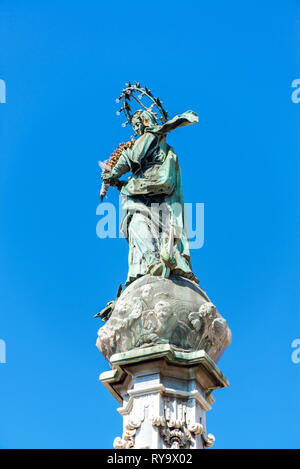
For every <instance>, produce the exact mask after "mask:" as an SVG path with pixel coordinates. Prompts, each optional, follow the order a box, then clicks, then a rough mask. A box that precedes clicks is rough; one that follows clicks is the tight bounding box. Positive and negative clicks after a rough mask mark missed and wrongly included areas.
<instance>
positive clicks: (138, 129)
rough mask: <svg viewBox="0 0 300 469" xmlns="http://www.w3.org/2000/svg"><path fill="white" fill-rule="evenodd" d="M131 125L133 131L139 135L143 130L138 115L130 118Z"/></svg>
mask: <svg viewBox="0 0 300 469" xmlns="http://www.w3.org/2000/svg"><path fill="white" fill-rule="evenodd" d="M132 127H133V130H134V131H135V133H136V134H137V135H138V136H139V137H140V136H141V135H143V133H144V131H145V126H144V123H143V121H142V119H141V118H140V117H134V118H133V119H132Z"/></svg>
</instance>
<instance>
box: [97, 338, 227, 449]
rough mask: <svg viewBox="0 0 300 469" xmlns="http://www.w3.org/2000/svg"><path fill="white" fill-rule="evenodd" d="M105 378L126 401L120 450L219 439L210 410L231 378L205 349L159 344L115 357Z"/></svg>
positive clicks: (206, 443) (200, 444)
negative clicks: (215, 396) (210, 427)
mask: <svg viewBox="0 0 300 469" xmlns="http://www.w3.org/2000/svg"><path fill="white" fill-rule="evenodd" d="M110 362H111V365H112V370H111V371H107V372H104V373H102V374H101V376H100V380H101V382H102V383H103V384H104V385H105V386H106V387H107V389H108V390H109V391H110V392H111V393H112V394H113V395H114V397H115V398H116V399H117V401H118V402H119V403H120V404H121V407H120V408H119V409H118V411H119V412H120V414H121V415H122V416H123V435H122V437H117V438H115V440H114V447H115V448H116V449H125V448H128V449H129V448H135V449H146V448H150V449H202V448H206V447H210V446H212V445H213V443H214V437H213V435H212V434H208V433H207V429H206V416H205V414H206V411H207V410H209V409H210V408H211V404H212V403H213V401H214V400H213V398H212V396H211V392H212V391H213V390H214V389H217V388H222V387H225V386H227V385H228V381H227V379H226V378H225V376H224V375H223V374H222V373H221V371H220V370H219V368H218V367H217V366H216V364H215V363H214V362H213V360H211V358H210V357H209V356H208V355H207V354H206V352H205V351H204V350H200V351H196V352H182V351H178V350H175V349H174V347H172V346H171V345H169V344H166V345H154V346H150V347H145V348H142V349H135V350H132V351H129V352H124V353H118V354H115V355H113V356H112V357H111V360H110Z"/></svg>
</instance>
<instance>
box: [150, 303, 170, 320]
mask: <svg viewBox="0 0 300 469" xmlns="http://www.w3.org/2000/svg"><path fill="white" fill-rule="evenodd" d="M154 312H155V314H156V315H157V317H158V318H160V319H163V318H165V317H166V316H167V315H168V314H169V313H170V304H169V303H168V302H167V301H163V300H161V301H159V302H158V303H156V305H155V306H154Z"/></svg>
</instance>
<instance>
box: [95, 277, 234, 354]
mask: <svg viewBox="0 0 300 469" xmlns="http://www.w3.org/2000/svg"><path fill="white" fill-rule="evenodd" d="M230 340H231V332H230V330H229V328H228V326H227V323H226V321H225V319H223V318H222V317H221V316H220V314H219V313H218V312H217V309H216V307H215V306H214V305H213V304H212V303H211V302H210V300H209V298H208V297H207V295H206V294H205V293H204V292H203V291H202V290H201V288H200V287H198V286H197V285H195V283H194V282H192V281H190V280H188V279H185V278H182V277H179V276H171V277H170V278H169V279H163V278H157V277H152V276H150V275H145V276H143V277H141V278H139V279H138V280H136V281H135V282H134V284H132V285H131V286H129V287H128V288H127V289H126V290H124V291H123V292H122V294H121V296H120V297H119V298H118V299H117V300H116V303H115V306H114V310H113V312H112V314H111V317H110V319H109V320H108V321H107V323H106V324H105V325H104V326H103V327H102V328H100V330H99V332H98V340H97V347H98V348H99V350H100V351H101V352H102V353H103V354H104V356H105V357H106V358H107V359H108V360H109V359H110V357H111V356H112V355H113V354H114V353H119V352H125V351H128V350H132V349H134V348H138V347H148V346H150V345H153V344H165V343H169V344H171V345H173V346H174V347H176V348H177V349H182V350H185V351H190V350H201V349H203V350H205V351H206V352H207V353H208V355H210V357H211V358H212V359H213V360H214V361H216V360H217V359H218V358H219V356H220V354H221V353H222V351H223V350H224V349H225V348H226V347H227V346H228V345H229V343H230Z"/></svg>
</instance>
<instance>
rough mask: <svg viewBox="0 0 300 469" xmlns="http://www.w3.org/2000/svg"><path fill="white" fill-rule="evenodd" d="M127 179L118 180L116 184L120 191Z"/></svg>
mask: <svg viewBox="0 0 300 469" xmlns="http://www.w3.org/2000/svg"><path fill="white" fill-rule="evenodd" d="M126 184H127V181H119V180H118V181H116V183H115V186H116V188H117V189H118V190H119V191H120V190H121V189H122V187H124V186H126Z"/></svg>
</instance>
